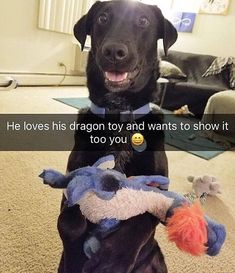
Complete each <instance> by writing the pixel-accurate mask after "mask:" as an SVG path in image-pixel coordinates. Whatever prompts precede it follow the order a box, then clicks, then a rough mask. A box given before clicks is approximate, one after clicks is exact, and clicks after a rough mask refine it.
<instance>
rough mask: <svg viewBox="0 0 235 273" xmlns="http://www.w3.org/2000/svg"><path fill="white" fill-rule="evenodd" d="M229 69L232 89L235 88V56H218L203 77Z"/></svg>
mask: <svg viewBox="0 0 235 273" xmlns="http://www.w3.org/2000/svg"><path fill="white" fill-rule="evenodd" d="M225 69H228V71H229V86H230V88H231V89H235V58H234V57H218V58H215V60H214V61H213V62H212V64H211V65H210V67H209V68H208V69H207V70H206V72H205V73H204V74H203V75H202V77H208V76H210V75H216V74H219V73H221V72H222V71H223V70H225Z"/></svg>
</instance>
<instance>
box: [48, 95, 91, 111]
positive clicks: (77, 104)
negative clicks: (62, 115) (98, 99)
mask: <svg viewBox="0 0 235 273" xmlns="http://www.w3.org/2000/svg"><path fill="white" fill-rule="evenodd" d="M53 99H54V100H56V101H59V102H62V103H64V104H66V105H69V106H71V107H74V108H77V109H79V108H84V107H88V106H90V103H91V101H90V100H89V98H87V97H83V98H53Z"/></svg>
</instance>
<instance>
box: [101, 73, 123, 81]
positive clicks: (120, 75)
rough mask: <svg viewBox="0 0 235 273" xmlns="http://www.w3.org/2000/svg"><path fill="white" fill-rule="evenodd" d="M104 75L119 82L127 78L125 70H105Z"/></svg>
mask: <svg viewBox="0 0 235 273" xmlns="http://www.w3.org/2000/svg"><path fill="white" fill-rule="evenodd" d="M105 76H106V78H107V79H108V80H109V81H112V82H121V81H124V80H125V79H126V78H127V72H124V73H119V72H105Z"/></svg>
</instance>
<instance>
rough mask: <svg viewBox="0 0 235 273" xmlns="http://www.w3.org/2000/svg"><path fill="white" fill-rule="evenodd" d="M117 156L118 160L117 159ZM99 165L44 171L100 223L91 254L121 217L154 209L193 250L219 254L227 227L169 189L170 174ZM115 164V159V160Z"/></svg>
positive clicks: (53, 184) (89, 244)
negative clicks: (131, 171) (129, 171)
mask: <svg viewBox="0 0 235 273" xmlns="http://www.w3.org/2000/svg"><path fill="white" fill-rule="evenodd" d="M111 158H112V159H111ZM112 160H113V162H114V158H113V157H112V156H108V157H104V158H102V159H101V160H99V162H98V163H95V164H94V165H93V166H88V167H83V168H80V169H77V170H74V171H73V172H71V173H68V174H66V175H63V174H61V173H59V172H57V171H54V170H52V169H49V170H44V171H43V172H42V174H40V175H39V176H40V177H41V178H43V181H44V183H45V184H48V185H50V186H51V187H54V188H66V190H65V195H66V197H67V200H68V205H69V206H73V205H75V204H79V205H80V209H81V212H82V213H83V214H84V216H85V217H86V218H87V219H88V220H89V221H91V222H93V223H96V224H98V226H97V229H96V230H95V232H94V234H93V235H94V236H91V238H88V240H87V241H86V242H85V244H84V251H85V253H86V254H87V256H88V257H91V255H92V253H94V252H96V251H97V250H98V249H99V246H100V243H99V241H100V239H102V238H104V237H105V236H107V235H108V234H109V233H110V232H113V231H115V230H116V229H117V228H118V225H119V223H120V221H121V220H126V219H128V218H130V217H133V216H136V215H139V214H142V213H145V212H149V213H151V214H153V215H154V216H155V217H157V218H158V219H160V221H161V222H162V223H163V224H165V225H166V229H167V232H168V238H169V239H170V240H171V241H174V242H175V243H176V245H177V246H178V248H180V249H181V250H183V251H186V252H189V253H191V254H192V255H201V254H204V253H207V254H208V255H211V256H214V255H216V254H218V253H219V251H220V249H221V246H222V244H223V243H224V240H225V235H226V232H225V228H224V226H223V225H220V224H217V223H216V222H214V221H213V220H211V219H209V218H208V217H207V216H205V215H204V213H203V211H202V209H201V207H200V205H199V203H197V202H196V203H194V204H191V203H190V202H189V201H188V200H187V199H186V198H185V197H184V196H182V195H180V194H177V193H175V192H171V191H167V189H168V185H169V179H168V178H166V177H163V176H159V175H152V176H151V175H150V176H135V177H130V178H126V176H125V175H124V174H122V173H120V172H118V171H116V170H114V169H105V170H103V169H101V165H102V164H100V162H102V163H104V162H106V161H112ZM111 165H112V166H113V165H114V164H111Z"/></svg>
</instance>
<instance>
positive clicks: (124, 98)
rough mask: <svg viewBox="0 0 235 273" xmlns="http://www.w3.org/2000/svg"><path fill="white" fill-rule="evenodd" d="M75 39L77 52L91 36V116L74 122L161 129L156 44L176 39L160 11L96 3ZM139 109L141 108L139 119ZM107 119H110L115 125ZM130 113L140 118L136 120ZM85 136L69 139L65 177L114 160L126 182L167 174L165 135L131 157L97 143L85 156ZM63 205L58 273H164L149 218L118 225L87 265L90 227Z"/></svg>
mask: <svg viewBox="0 0 235 273" xmlns="http://www.w3.org/2000/svg"><path fill="white" fill-rule="evenodd" d="M74 35H75V37H76V38H77V40H78V41H79V42H80V43H81V46H82V48H83V47H84V44H85V40H86V36H87V35H90V36H91V44H92V47H91V50H90V52H89V58H88V65H87V83H88V89H89V94H90V99H91V101H92V103H93V104H92V107H91V109H89V110H84V111H83V115H79V117H78V122H79V123H82V122H89V121H91V122H94V120H95V121H96V122H101V123H102V122H107V121H108V120H113V119H114V120H115V121H119V122H120V120H121V119H122V116H123V115H124V114H123V113H122V112H124V111H128V115H129V118H128V119H127V121H133V122H136V123H140V122H142V121H143V120H144V121H146V120H147V121H150V122H161V116H160V115H155V114H154V111H149V110H148V109H149V108H148V103H149V102H150V101H152V99H153V95H154V93H155V91H156V80H157V78H158V77H159V70H158V61H157V58H156V54H157V40H158V39H163V44H164V50H165V52H167V50H168V48H169V47H170V46H171V45H172V44H173V43H174V42H175V41H176V39H177V32H176V30H175V29H174V27H173V26H172V25H171V23H170V22H168V21H167V20H166V19H165V18H164V17H163V15H162V13H161V11H160V10H159V8H158V7H157V6H150V5H145V4H142V3H138V2H134V1H121V0H119V1H108V2H96V3H95V4H94V5H93V6H92V7H91V9H90V10H89V12H88V14H87V15H85V16H83V17H82V18H81V19H80V20H79V21H78V22H77V24H76V25H75V27H74ZM143 106H144V107H143ZM141 107H143V108H141ZM139 109H142V110H143V109H144V110H143V113H142V112H141V111H140V110H139ZM101 112H102V115H103V116H102V117H101V116H100V114H101ZM107 113H115V115H114V116H115V118H114V116H113V115H108V114H107ZM135 114H137V116H138V114H141V115H139V116H138V117H139V119H136V118H135ZM97 115H99V117H97ZM128 115H127V116H128ZM111 116H112V117H111ZM125 133H126V132H125ZM98 134H99V133H98ZM102 134H104V132H102V133H100V135H102ZM112 134H113V135H115V132H113V133H112ZM121 134H124V132H121ZM86 137H87V136H85V137H84V136H82V135H81V134H80V133H79V132H77V133H76V134H75V146H74V149H73V151H72V152H71V154H70V157H69V161H68V171H72V170H74V169H76V168H79V167H83V166H87V165H92V164H93V163H94V162H95V161H96V160H97V159H99V158H100V157H101V156H103V155H105V154H110V153H112V154H114V155H115V164H116V165H115V168H116V169H117V170H119V171H121V172H123V173H125V174H126V175H127V176H133V175H148V174H159V175H165V176H167V175H168V168H167V159H166V155H165V152H164V135H163V132H159V133H158V135H156V137H155V138H154V140H153V139H150V138H148V136H146V135H145V139H146V140H147V143H148V145H149V146H151V149H150V150H146V151H143V152H138V151H135V150H133V149H132V147H131V146H130V145H128V144H123V145H122V147H121V149H120V145H119V146H118V147H117V146H115V144H114V145H112V146H107V145H105V144H97V145H96V146H92V149H91V144H90V141H89V140H88V139H87V138H86ZM106 183H107V181H106ZM64 201H65V198H63V200H62V207H61V214H60V216H59V219H58V230H59V233H60V236H61V239H62V241H63V247H64V251H63V254H62V258H61V262H60V266H59V272H60V273H65V272H66V273H79V272H89V273H128V272H132V273H153V272H155V273H163V272H164V273H165V272H167V269H166V265H165V262H164V258H163V255H162V253H161V250H160V248H159V246H158V244H157V242H156V241H155V240H154V233H155V228H156V225H157V224H158V220H157V219H155V218H154V217H152V216H151V215H150V214H148V213H145V214H143V215H140V216H137V217H133V218H131V219H129V220H127V221H123V222H122V224H121V226H120V228H119V229H118V230H117V231H115V232H114V233H113V234H111V235H109V236H108V237H107V238H105V239H104V240H103V241H102V243H101V248H100V249H99V251H98V252H97V253H96V254H94V255H93V256H92V257H91V259H90V260H89V259H88V258H87V257H86V256H85V254H84V251H83V244H84V241H85V240H86V238H87V237H88V236H89V234H90V232H92V230H93V229H94V225H93V224H92V223H90V222H89V221H87V220H86V219H85V218H84V216H83V215H82V214H81V212H80V209H79V206H78V205H76V206H73V207H70V208H68V207H67V206H66V203H65V202H64ZM127 209H128V208H127Z"/></svg>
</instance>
